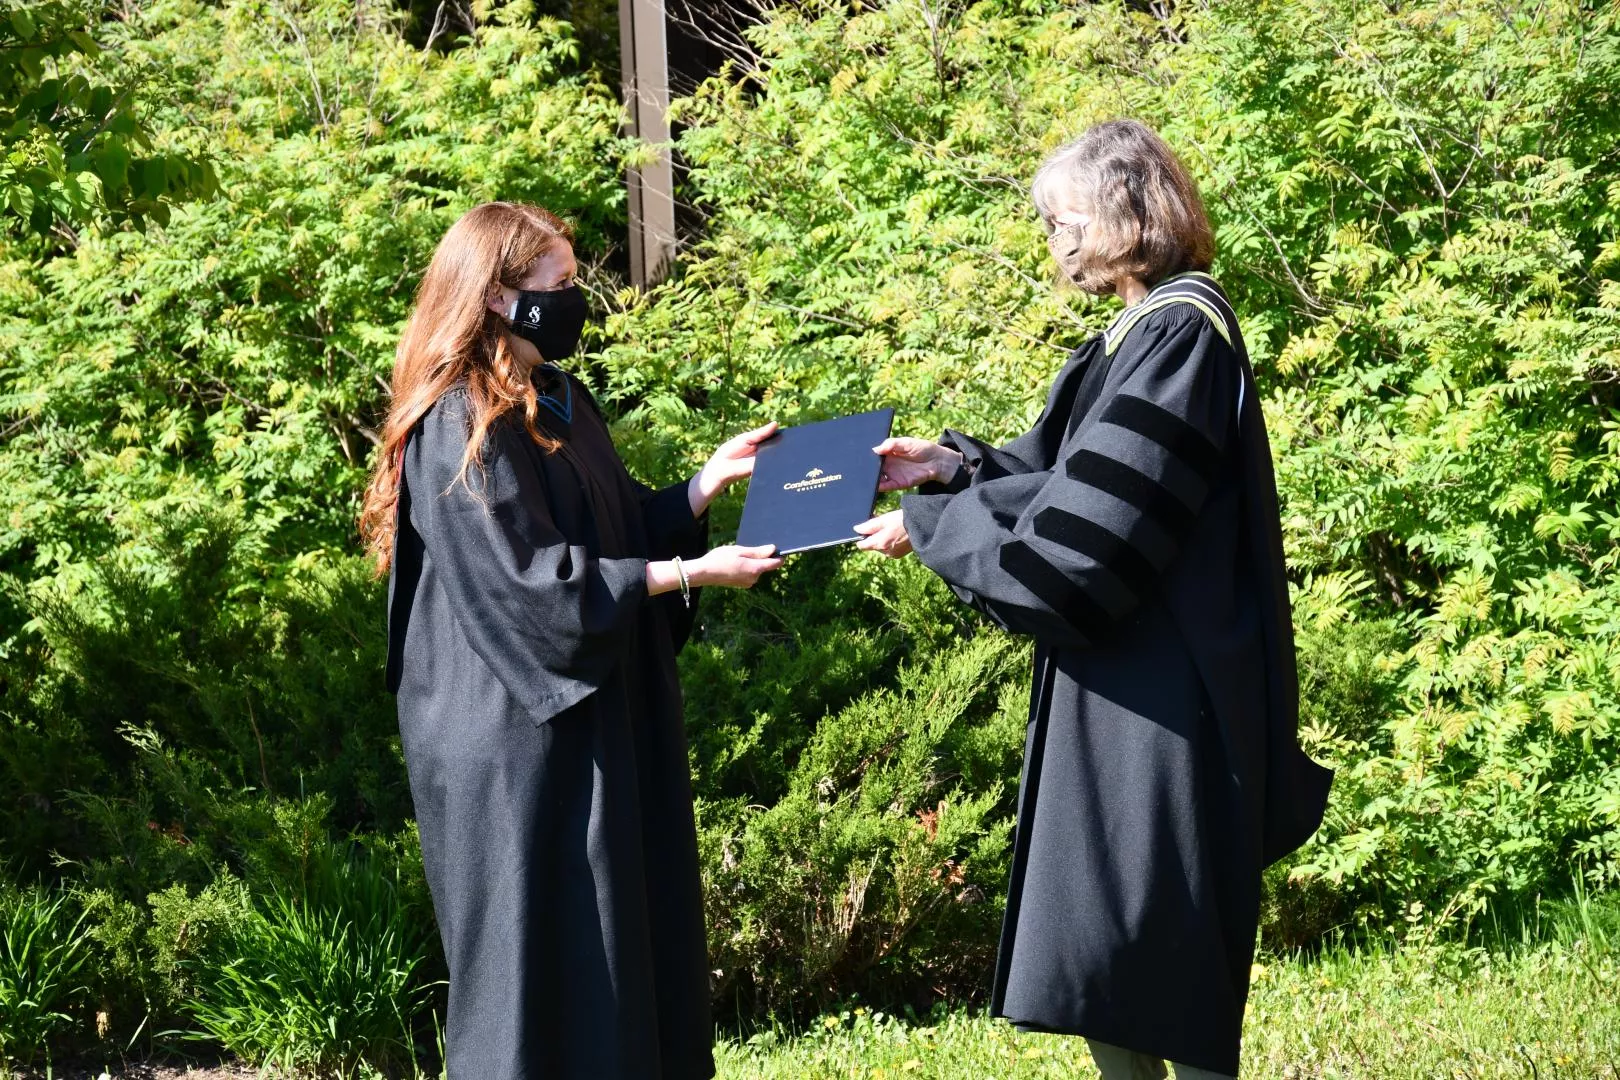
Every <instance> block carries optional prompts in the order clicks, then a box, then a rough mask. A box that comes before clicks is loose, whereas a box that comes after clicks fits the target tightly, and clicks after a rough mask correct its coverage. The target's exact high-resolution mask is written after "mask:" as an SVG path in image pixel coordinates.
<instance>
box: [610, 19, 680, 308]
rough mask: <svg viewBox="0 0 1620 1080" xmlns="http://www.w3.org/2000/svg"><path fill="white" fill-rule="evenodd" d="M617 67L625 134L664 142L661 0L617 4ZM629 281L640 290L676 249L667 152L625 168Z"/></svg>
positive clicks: (665, 59)
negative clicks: (626, 117) (626, 122)
mask: <svg viewBox="0 0 1620 1080" xmlns="http://www.w3.org/2000/svg"><path fill="white" fill-rule="evenodd" d="M619 64H620V69H621V70H622V71H623V73H624V76H623V83H624V100H625V107H626V111H627V112H628V114H629V128H630V134H631V135H632V136H635V137H637V138H639V139H641V140H642V141H643V142H647V143H653V144H662V143H667V142H668V141H669V118H668V117H667V115H666V113H667V112H668V109H669V48H668V44H667V42H666V38H665V32H664V0H619ZM626 181H627V184H628V188H629V211H630V237H629V240H630V280H631V282H632V283H634V284H635V285H637V286H641V287H645V286H648V285H651V284H653V283H654V282H656V281H657V280H658V279H659V278H660V277H662V276H663V275H664V272H665V271H666V270H668V268H669V260H670V259H671V257H672V256H673V255H674V251H675V173H674V169H673V167H672V166H671V164H670V160H669V151H668V150H667V149H660V150H659V152H658V157H657V159H656V160H654V161H652V162H650V163H649V164H646V165H642V166H639V167H637V168H633V169H631V170H630V172H629V175H628V176H627V177H626Z"/></svg>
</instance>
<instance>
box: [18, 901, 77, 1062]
mask: <svg viewBox="0 0 1620 1080" xmlns="http://www.w3.org/2000/svg"><path fill="white" fill-rule="evenodd" d="M84 924H85V919H84V914H83V912H81V911H79V910H77V909H76V908H75V905H74V904H73V903H72V902H71V901H70V900H69V898H68V897H66V896H65V895H62V894H60V893H54V892H53V891H51V890H49V889H47V888H45V887H44V886H41V885H31V886H26V887H23V888H17V887H14V886H11V885H0V1063H4V1062H5V1061H8V1060H11V1061H18V1062H20V1063H21V1064H23V1065H24V1066H27V1065H31V1064H33V1062H34V1061H35V1060H36V1057H37V1056H38V1055H39V1054H40V1053H41V1052H44V1051H46V1048H47V1046H48V1045H49V1043H50V1042H51V1040H52V1039H53V1037H55V1036H57V1034H58V1033H59V1032H62V1031H64V1030H65V1029H67V1028H69V1027H70V1026H71V1025H73V1024H74V1023H75V1022H76V1021H77V1020H79V1019H80V1018H79V1017H78V1016H77V1015H76V1013H77V1009H78V1008H79V1006H81V1005H82V1004H83V1002H84V999H85V998H86V996H87V995H88V993H89V985H88V979H89V972H88V971H87V970H86V968H87V966H88V963H89V961H90V958H91V943H90V937H89V935H88V934H87V933H86V931H85V925H84ZM47 1057H48V1054H47Z"/></svg>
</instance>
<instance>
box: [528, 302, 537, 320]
mask: <svg viewBox="0 0 1620 1080" xmlns="http://www.w3.org/2000/svg"><path fill="white" fill-rule="evenodd" d="M529 321H530V322H532V323H536V324H538V323H539V322H540V305H539V304H535V305H533V306H531V307H530V308H529Z"/></svg>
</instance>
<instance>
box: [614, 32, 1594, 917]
mask: <svg viewBox="0 0 1620 1080" xmlns="http://www.w3.org/2000/svg"><path fill="white" fill-rule="evenodd" d="M1617 18H1620V16H1617V14H1616V12H1615V11H1614V10H1613V9H1612V8H1602V9H1600V10H1591V9H1589V6H1588V5H1583V4H1581V3H1578V2H1575V0H1566V2H1562V3H1558V4H1552V5H1540V6H1536V7H1534V8H1530V7H1525V6H1511V5H1510V6H1509V7H1507V8H1503V7H1501V6H1500V5H1495V4H1489V3H1484V2H1478V0H1436V2H1434V3H1427V4H1421V5H1416V6H1410V5H1409V6H1404V7H1402V8H1400V9H1399V10H1394V11H1392V10H1391V9H1390V8H1389V7H1388V6H1387V5H1384V4H1380V3H1375V2H1370V0H1268V2H1266V3H1260V4H1250V5H1229V4H1203V3H1193V4H1184V5H1178V6H1177V7H1176V8H1175V9H1174V10H1167V9H1153V10H1144V9H1142V8H1141V6H1140V5H1130V4H1108V3H1105V4H1096V5H1085V6H1083V7H1075V6H1065V5H1053V6H1050V7H1046V6H1041V5H1036V6H1035V7H1033V8H1032V7H1029V6H1027V5H1026V6H1014V5H1007V4H1000V3H994V2H986V3H978V4H973V5H969V6H965V7H959V8H951V7H947V8H943V9H940V11H939V12H938V13H937V15H936V14H934V13H933V9H922V8H917V7H915V6H909V7H908V6H906V5H902V4H879V5H877V6H875V7H863V8H862V9H860V10H858V11H851V10H849V9H847V8H845V7H843V6H840V5H835V4H809V5H793V6H792V7H782V8H778V9H775V10H773V11H772V12H771V13H770V14H769V17H768V18H767V19H766V20H765V21H764V22H763V23H762V24H761V25H760V26H759V27H758V28H757V29H756V30H755V31H754V32H753V36H752V40H753V42H754V44H755V46H756V48H757V52H758V57H757V59H756V60H754V61H752V62H751V63H746V62H745V64H744V67H745V68H747V70H740V71H738V72H736V73H733V74H731V75H727V76H723V77H721V78H717V79H714V80H711V81H710V82H708V83H707V84H705V85H704V86H703V87H702V88H700V90H699V91H698V93H697V94H696V95H695V96H694V97H693V98H691V99H690V100H688V101H686V102H683V103H682V104H681V105H680V107H679V115H680V117H681V120H682V122H683V123H684V124H685V125H686V128H685V131H684V133H683V134H682V136H681V139H680V145H681V149H682V151H683V153H684V154H685V155H686V156H687V158H688V159H689V160H690V161H691V163H692V166H693V168H692V183H693V185H694V188H695V189H696V191H695V194H694V201H695V202H697V203H698V205H700V206H703V207H705V208H706V209H707V210H708V212H709V217H708V221H707V229H708V231H707V236H706V238H705V240H704V241H703V242H702V243H701V244H699V245H698V246H696V247H695V248H694V250H693V251H692V252H691V253H690V254H689V256H688V257H687V258H686V259H685V260H684V261H683V262H682V264H681V268H680V269H681V273H680V274H679V275H678V276H677V277H676V278H675V279H674V280H672V281H671V282H670V283H669V284H668V285H666V286H664V287H662V288H660V289H658V290H655V291H654V292H652V293H650V294H648V295H646V296H639V297H634V298H632V299H630V300H629V301H628V302H627V304H626V306H625V308H624V310H623V311H622V312H620V313H618V314H617V315H615V316H614V318H613V319H611V320H610V332H611V333H610V337H611V338H612V339H613V340H614V341H615V344H613V345H612V346H610V347H609V348H607V349H606V350H605V351H604V353H603V355H602V360H601V363H602V373H603V382H604V392H605V393H606V394H608V395H609V396H610V397H611V398H612V399H613V400H615V401H616V402H617V403H618V404H619V406H620V408H621V409H622V411H623V421H622V429H623V431H624V433H625V436H626V438H625V442H626V445H628V446H629V447H630V448H631V450H632V452H633V453H634V454H635V455H636V456H637V457H638V460H639V461H641V462H642V463H643V467H644V468H655V469H656V468H660V467H669V466H668V465H666V464H665V463H672V462H673V461H675V460H680V459H682V458H683V457H684V460H685V461H687V462H690V461H692V460H695V458H696V456H697V455H698V454H699V453H700V452H701V448H702V447H704V446H707V445H708V444H710V443H712V442H713V441H714V440H715V439H716V438H717V437H718V436H719V434H720V431H721V430H722V429H724V428H730V427H737V426H742V425H744V424H747V423H750V422H755V421H758V420H762V419H765V418H768V417H777V418H780V419H782V420H784V421H788V422H791V421H793V420H795V419H798V418H801V417H802V418H815V417H820V416H823V415H828V414H833V413H838V412H843V411H848V410H851V409H855V408H864V407H870V406H871V405H872V404H885V403H886V404H893V405H895V406H897V407H898V408H899V409H900V410H901V415H902V417H903V420H902V424H903V425H904V426H905V427H906V428H907V429H908V430H910V431H913V432H920V433H929V432H931V431H932V430H937V429H938V428H939V427H942V426H944V425H946V424H950V425H951V426H955V427H962V428H966V429H968V430H973V431H975V432H976V433H978V434H981V435H986V436H990V437H996V436H1007V435H1011V434H1013V433H1015V432H1017V431H1019V430H1020V429H1021V428H1022V427H1023V425H1024V424H1025V423H1026V422H1027V420H1028V418H1029V417H1030V416H1031V415H1032V414H1033V412H1034V411H1035V410H1036V409H1037V408H1038V406H1039V403H1040V400H1041V398H1040V395H1041V392H1042V390H1043V389H1044V387H1045V385H1046V384H1047V382H1048V381H1049V379H1050V376H1051V373H1052V371H1053V369H1054V367H1055V366H1056V364H1057V362H1058V360H1059V357H1060V356H1061V355H1062V352H1063V351H1064V350H1065V349H1066V348H1067V347H1069V346H1071V345H1073V344H1075V343H1077V342H1078V341H1079V340H1080V339H1081V338H1082V337H1083V336H1084V335H1085V334H1087V333H1089V332H1092V331H1094V330H1095V329H1096V328H1097V327H1098V326H1099V325H1100V324H1101V322H1102V321H1103V320H1105V319H1106V318H1107V317H1108V315H1109V314H1110V313H1111V311H1112V310H1113V308H1112V306H1111V305H1097V304H1090V303H1086V302H1084V301H1083V300H1080V299H1079V298H1077V297H1075V296H1074V295H1073V294H1066V293H1062V292H1059V291H1056V290H1054V289H1053V288H1052V286H1051V284H1050V269H1049V267H1048V265H1047V259H1046V253H1045V251H1044V248H1043V245H1042V244H1041V243H1040V230H1039V225H1038V223H1037V222H1036V220H1035V218H1034V215H1033V212H1032V211H1031V209H1030V207H1029V206H1028V202H1027V198H1026V197H1025V195H1024V194H1023V189H1024V187H1025V185H1026V183H1027V180H1028V177H1029V176H1030V174H1031V173H1032V171H1033V169H1034V167H1035V165H1036V163H1037V162H1038V161H1039V160H1040V158H1041V156H1042V155H1043V154H1044V153H1045V152H1046V151H1048V150H1049V149H1050V148H1051V147H1053V146H1054V145H1055V144H1056V143H1058V142H1059V141H1061V140H1062V139H1064V138H1066V137H1069V136H1071V135H1073V134H1075V133H1077V132H1078V131H1079V130H1080V129H1082V128H1083V127H1085V126H1086V125H1087V124H1089V123H1091V122H1093V121H1095V120H1098V119H1102V118H1104V117H1107V116H1110V115H1118V114H1132V115H1137V116H1140V117H1142V118H1144V119H1146V120H1148V121H1149V122H1151V123H1153V124H1155V125H1156V126H1158V127H1159V128H1160V129H1161V130H1162V131H1163V132H1164V133H1165V134H1166V136H1167V137H1168V138H1169V140H1170V141H1171V142H1172V143H1173V144H1174V145H1176V146H1178V147H1180V148H1181V149H1182V150H1183V152H1184V153H1185V155H1186V156H1187V158H1188V160H1189V164H1190V166H1191V167H1192V169H1193V170H1194V172H1195V173H1196V174H1198V176H1199V178H1200V180H1201V182H1202V185H1203V188H1204V191H1205V192H1206V195H1207V198H1208V201H1209V204H1210V209H1211V213H1212V216H1213V218H1214V220H1215V224H1216V226H1217V231H1218V244H1219V249H1220V252H1221V255H1220V258H1219V260H1218V264H1217V266H1216V273H1217V276H1218V277H1220V278H1221V280H1222V281H1223V282H1224V283H1225V284H1226V286H1227V288H1228V290H1229V291H1230V292H1231V293H1232V295H1233V297H1234V299H1235V302H1236V305H1237V309H1238V311H1239V312H1240V313H1241V314H1242V315H1243V317H1244V322H1245V337H1246V338H1247V340H1248V341H1249V343H1250V346H1251V352H1252V354H1253V357H1254V359H1255V361H1256V364H1257V367H1258V369H1259V376H1260V380H1261V384H1262V390H1263V393H1264V395H1265V406H1266V411H1267V416H1268V423H1269V426H1270V428H1271V431H1272V433H1273V445H1274V449H1275V451H1276V455H1277V465H1278V481H1279V486H1280V490H1281V495H1282V499H1283V504H1284V519H1285V520H1284V527H1285V542H1286V545H1287V554H1288V558H1289V562H1290V567H1291V572H1292V574H1293V576H1294V578H1295V581H1296V584H1297V586H1298V588H1297V591H1296V600H1297V603H1298V605H1299V609H1300V623H1301V648H1302V651H1303V652H1304V654H1305V662H1306V672H1305V675H1306V688H1307V692H1308V695H1309V696H1308V699H1307V702H1306V737H1307V740H1308V741H1309V743H1310V746H1311V749H1312V750H1313V752H1315V753H1316V754H1318V755H1319V756H1321V757H1323V758H1325V759H1327V760H1329V761H1330V762H1331V763H1333V764H1334V765H1336V766H1337V767H1338V768H1339V771H1340V780H1339V783H1338V785H1337V787H1336V789H1335V794H1334V798H1333V805H1332V808H1331V810H1330V813H1329V817H1328V822H1327V827H1326V828H1325V829H1324V830H1323V832H1322V833H1321V834H1320V835H1319V836H1318V838H1317V839H1316V841H1315V842H1314V843H1313V844H1312V845H1311V846H1310V847H1309V848H1308V849H1307V850H1306V851H1305V852H1304V853H1303V854H1302V856H1301V857H1300V858H1299V859H1298V860H1297V861H1296V862H1295V863H1293V864H1292V865H1291V866H1290V867H1287V868H1285V870H1284V871H1283V874H1284V876H1285V877H1287V878H1288V879H1289V880H1287V881H1284V882H1282V883H1281V885H1280V886H1279V887H1280V888H1281V890H1282V891H1280V892H1276V893H1274V895H1276V896H1284V895H1286V896H1289V897H1292V898H1293V899H1291V900H1288V901H1287V906H1289V907H1301V906H1303V907H1309V908H1311V909H1312V910H1313V912H1314V913H1313V914H1311V915H1310V917H1309V918H1305V919H1302V920H1296V921H1295V922H1293V923H1292V924H1291V926H1292V929H1288V930H1287V931H1286V933H1284V934H1283V936H1284V937H1285V938H1292V937H1294V936H1295V935H1297V934H1307V935H1308V934H1309V933H1311V932H1312V931H1311V930H1310V927H1312V926H1320V925H1322V924H1324V923H1326V924H1331V923H1333V922H1337V921H1341V920H1343V919H1347V918H1351V917H1358V918H1360V919H1362V920H1365V921H1367V922H1368V923H1372V924H1390V925H1401V924H1402V923H1403V921H1404V919H1405V913H1406V912H1407V910H1408V907H1409V905H1410V904H1412V903H1422V904H1423V905H1425V910H1427V911H1430V912H1434V913H1436V915H1437V917H1442V918H1460V917H1463V916H1465V915H1467V914H1469V913H1472V912H1475V911H1477V910H1478V909H1479V907H1480V906H1481V905H1482V904H1484V903H1486V902H1488V901H1490V900H1491V899H1493V898H1494V899H1497V900H1500V901H1506V902H1516V900H1515V898H1520V897H1525V896H1529V895H1533V894H1535V893H1536V892H1538V891H1543V890H1554V891H1557V890H1562V889H1564V888H1566V887H1567V885H1566V882H1567V880H1568V879H1567V875H1566V871H1567V868H1568V867H1569V866H1570V865H1571V864H1573V865H1575V866H1577V867H1579V868H1580V871H1581V872H1582V873H1583V874H1584V875H1585V876H1586V879H1587V880H1588V881H1589V882H1590V883H1592V884H1593V885H1603V884H1612V883H1614V882H1615V881H1617V880H1620V802H1617V798H1620V797H1617V796H1616V794H1615V793H1616V792H1620V771H1617V767H1616V765H1615V764H1614V763H1615V761H1616V760H1617V754H1616V749H1617V747H1616V743H1615V739H1616V738H1617V737H1620V729H1617V727H1616V721H1617V720H1620V698H1617V697H1616V686H1617V685H1620V640H1617V638H1616V636H1615V634H1614V629H1613V628H1614V627H1615V626H1616V625H1617V621H1616V620H1617V618H1620V584H1617V583H1620V577H1617V575H1616V574H1615V572H1614V571H1615V569H1616V567H1617V565H1620V561H1617V560H1620V543H1617V542H1620V518H1616V517H1615V515H1614V514H1613V513H1611V512H1610V510H1608V509H1605V508H1607V507H1609V506H1610V504H1612V501H1613V493H1614V491H1615V490H1616V487H1617V485H1620V455H1617V451H1620V398H1617V397H1616V393H1615V388H1616V387H1617V386H1620V366H1617V361H1616V357H1617V356H1620V318H1617V317H1616V315H1615V312H1616V310H1617V309H1620V283H1617V280H1616V276H1615V274H1616V270H1617V269H1620V258H1617V253H1620V249H1617V248H1616V246H1615V240H1614V237H1615V230H1616V227H1617V225H1620V171H1617V169H1620V162H1617V161H1616V159H1615V157H1614V155H1613V154H1612V152H1611V151H1612V147H1613V145H1614V143H1615V140H1616V138H1617V136H1620V119H1617V118H1620V108H1617V107H1616V105H1617V101H1616V99H1617V96H1620V82H1617V81H1616V78H1615V73H1616V72H1617V71H1620V23H1617ZM766 178H768V179H766ZM797 599H798V598H797V597H796V600H797ZM834 600H835V601H842V602H843V604H844V605H845V606H846V607H847V608H848V609H850V610H855V609H858V608H859V607H860V605H858V604H856V603H854V602H852V593H851V592H848V591H844V592H842V593H841V595H839V596H837V597H835V598H834ZM812 602H813V601H812ZM1317 620H1325V621H1323V622H1321V623H1320V625H1317ZM1335 622H1343V623H1346V624H1347V625H1346V627H1345V628H1344V629H1343V630H1341V631H1332V632H1329V627H1330V626H1331V625H1333V624H1334V623H1335ZM1348 624H1355V625H1353V626H1352V625H1348ZM845 625H849V626H852V627H853V629H852V630H851V631H850V632H851V633H852V634H854V635H857V640H859V635H863V634H864V633H866V632H867V630H866V627H867V626H868V625H869V622H868V621H867V619H866V618H865V615H864V609H863V617H862V618H854V619H851V620H849V623H847V624H845ZM1360 626H1365V627H1366V628H1367V629H1366V630H1365V631H1362V630H1360V629H1357V627H1360ZM1335 634H1342V635H1343V637H1342V639H1340V640H1338V641H1337V642H1336V641H1335V637H1334V635H1335ZM833 636H834V632H833V631H830V630H827V629H822V630H820V631H819V632H818V634H817V635H816V637H817V641H818V642H822V641H827V640H830V639H832V638H833ZM1341 647H1342V648H1343V649H1344V650H1346V654H1345V656H1344V657H1342V658H1335V657H1331V653H1332V652H1333V650H1335V649H1339V648H1341ZM900 655H901V656H902V657H903V656H904V651H903V650H902V651H901V653H900ZM1341 661H1342V662H1341ZM1312 665H1315V667H1314V668H1313V666H1312ZM1324 665H1325V666H1324ZM707 722H708V721H707V719H706V718H705V719H704V720H703V721H701V723H707ZM781 722H782V723H783V724H784V725H786V726H787V727H788V728H789V730H787V731H786V732H783V731H780V730H774V729H773V726H772V725H770V724H763V725H760V730H759V731H758V732H756V733H753V734H752V735H751V738H752V739H753V740H754V742H755V743H757V744H759V745H770V744H772V743H773V742H775V741H777V740H783V741H786V742H789V743H791V744H793V745H803V743H802V741H800V740H799V739H798V736H796V735H795V734H794V733H793V732H792V731H791V724H792V722H791V721H789V720H787V719H786V718H785V717H783V719H782V721H781ZM706 765H707V762H706V761H705V760H703V759H702V758H701V757H700V760H699V762H698V767H699V769H700V771H701V770H703V769H704V768H705V767H706ZM784 766H785V767H787V768H791V767H792V759H791V755H790V756H788V757H786V758H785V759H784ZM1309 882H1314V885H1311V886H1310V887H1309V890H1308V891H1309V892H1310V895H1311V896H1312V897H1314V899H1312V900H1310V901H1308V902H1307V901H1306V900H1305V899H1304V898H1303V896H1302V894H1301V892H1300V890H1304V889H1306V886H1307V883H1309ZM1275 911H1276V914H1277V917H1278V919H1279V920H1284V919H1285V916H1284V914H1283V912H1282V910H1281V908H1278V909H1275ZM1289 917H1290V918H1291V916H1289ZM1277 926H1278V928H1279V930H1280V929H1282V926H1281V923H1279V924H1277Z"/></svg>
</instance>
